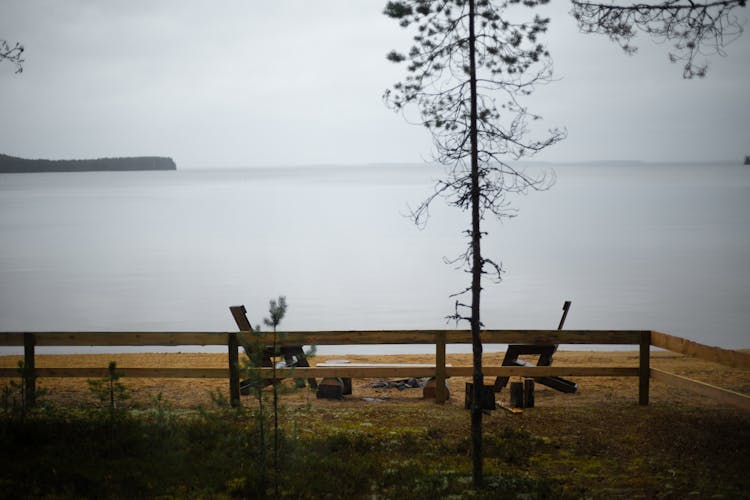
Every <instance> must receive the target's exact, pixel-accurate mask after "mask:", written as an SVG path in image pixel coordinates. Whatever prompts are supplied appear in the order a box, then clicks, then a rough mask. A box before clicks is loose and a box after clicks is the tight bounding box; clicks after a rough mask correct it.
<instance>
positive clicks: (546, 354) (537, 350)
mask: <svg viewBox="0 0 750 500" xmlns="http://www.w3.org/2000/svg"><path fill="white" fill-rule="evenodd" d="M569 309H570V301H569V300H566V301H565V303H564V304H563V315H562V318H561V319H560V324H559V325H558V327H557V329H558V330H562V327H563V325H564V324H565V318H566V317H567V316H568V310H569ZM556 351H557V344H550V345H525V344H519V345H516V344H513V345H509V346H508V350H507V351H505V358H503V366H532V364H531V363H529V362H527V361H523V360H521V359H518V356H522V355H525V354H526V355H528V354H531V355H539V358H538V360H537V362H536V366H550V365H552V357H553V356H554V355H555V352H556ZM508 380H510V377H497V378H496V379H495V392H500V391H501V390H503V387H505V386H506V385H508ZM534 380H535V381H537V382H539V383H540V384H543V385H546V386H547V387H551V388H552V389H555V390H557V391H560V392H566V393H575V392H576V391H578V384H576V383H575V382H571V381H570V380H566V379H564V378H562V377H535V378H534Z"/></svg>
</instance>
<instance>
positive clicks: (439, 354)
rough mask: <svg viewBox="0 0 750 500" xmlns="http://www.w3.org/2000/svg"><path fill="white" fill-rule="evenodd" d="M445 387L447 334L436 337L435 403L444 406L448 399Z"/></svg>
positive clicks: (439, 334)
mask: <svg viewBox="0 0 750 500" xmlns="http://www.w3.org/2000/svg"><path fill="white" fill-rule="evenodd" d="M445 389H446V387H445V333H438V334H436V335H435V402H436V403H437V404H444V403H445V401H446V399H448V398H447V397H446V396H447V395H446V390H445Z"/></svg>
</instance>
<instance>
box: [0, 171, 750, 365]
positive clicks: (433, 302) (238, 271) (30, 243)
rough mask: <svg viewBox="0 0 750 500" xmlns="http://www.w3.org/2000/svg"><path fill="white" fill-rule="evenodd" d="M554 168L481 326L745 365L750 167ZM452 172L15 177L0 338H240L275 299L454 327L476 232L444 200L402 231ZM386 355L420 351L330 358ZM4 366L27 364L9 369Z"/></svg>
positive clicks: (322, 322)
mask: <svg viewBox="0 0 750 500" xmlns="http://www.w3.org/2000/svg"><path fill="white" fill-rule="evenodd" d="M544 167H545V168H548V169H550V170H551V171H553V172H554V174H555V175H556V177H557V181H556V183H555V185H554V186H553V187H552V188H551V189H550V190H548V191H545V192H534V193H530V194H528V195H526V196H521V197H517V198H513V199H512V203H513V206H514V207H516V208H517V209H518V216H517V217H515V218H513V219H511V220H505V221H503V222H502V223H500V222H497V221H494V220H488V221H487V222H485V226H484V228H485V229H486V230H487V231H488V232H489V236H488V237H487V238H486V239H485V240H484V247H483V252H484V254H485V256H488V257H492V258H494V259H496V260H498V261H502V262H503V266H504V267H505V269H506V273H505V274H504V277H503V278H504V279H503V281H502V283H500V284H492V283H491V282H487V283H486V284H485V292H484V294H483V305H482V318H483V321H484V323H485V325H486V326H487V327H488V328H497V329H504V328H524V329H526V328H555V327H556V326H557V323H558V321H559V318H560V315H561V307H562V303H563V301H564V300H572V302H573V305H572V308H571V311H570V314H569V316H568V320H567V323H566V327H568V328H574V329H579V328H581V329H586V328H591V329H653V330H661V331H665V332H668V333H671V334H673V335H677V336H682V337H686V338H689V339H692V340H695V341H699V342H704V343H708V344H711V345H719V346H721V347H725V348H747V347H750V326H749V325H750V167H743V166H741V165H736V166H734V165H729V164H710V163H703V164H697V163H696V164H687V165H684V164H683V165H681V164H647V163H641V164H616V163H603V164H594V163H590V164H582V165H554V164H549V165H545V166H544ZM529 168H532V169H536V168H540V167H539V166H538V165H532V166H530V167H529ZM439 173H440V170H439V168H438V167H431V166H427V165H370V166H312V167H284V168H282V167H278V168H246V169H218V168H211V169H209V168H206V169H201V170H198V169H196V170H187V169H185V170H178V171H171V172H97V173H59V174H2V175H0V331H40V330H128V331H130V330H145V331H153V330H164V331H178V330H205V331H231V330H235V329H236V327H235V325H234V322H233V320H232V318H231V316H230V314H229V311H228V306H230V305H235V304H245V305H246V307H247V309H248V315H249V317H250V320H251V322H252V323H253V324H256V323H260V322H261V321H262V318H263V317H264V316H267V309H268V300H269V299H270V298H274V297H277V296H278V295H282V294H283V295H286V296H287V300H288V303H289V311H288V314H287V317H286V318H285V319H284V321H283V323H282V328H283V329H289V330H327V329H332V330H333V329H336V330H338V329H432V328H453V327H455V324H454V323H446V320H445V319H444V318H445V316H446V315H448V314H450V313H451V312H452V307H453V306H452V304H453V302H454V300H455V299H451V298H450V297H449V296H450V295H451V294H452V293H454V292H457V291H459V290H461V289H463V288H464V287H466V286H467V285H468V284H469V278H470V276H469V275H468V274H465V273H463V272H461V271H457V270H455V269H454V266H451V265H446V264H445V263H444V262H443V259H444V258H452V257H455V256H456V255H458V254H460V253H461V252H462V251H463V248H464V245H465V240H464V238H463V235H462V234H461V231H462V230H463V229H464V228H466V227H467V225H468V214H466V213H462V212H459V211H457V210H455V209H453V208H451V207H446V206H445V205H444V203H443V202H442V200H437V201H436V203H435V205H434V208H433V210H432V217H431V219H430V221H429V223H428V224H427V226H426V227H425V228H424V229H419V228H417V227H416V226H415V225H414V224H413V223H412V222H411V221H410V219H409V218H408V217H406V216H405V214H407V213H408V211H409V208H408V206H409V205H411V206H415V205H416V204H418V203H419V201H420V200H421V199H423V198H424V197H425V196H426V195H428V194H429V193H430V190H431V186H432V185H433V181H434V179H435V178H436V177H437V176H438V175H439ZM461 327H462V328H465V327H466V326H461ZM76 350H77V351H80V352H89V351H87V350H86V349H80V348H78V349H76ZM109 350H112V349H111V348H109ZM158 350H162V351H166V350H169V349H166V348H159V349H158ZM178 350H187V349H185V348H180V349H178ZM193 350H208V348H193ZM374 350H377V351H378V352H420V351H425V348H424V347H423V346H422V347H414V348H412V347H403V346H402V347H396V346H391V347H386V348H385V349H384V348H381V347H377V346H375V347H362V348H359V349H354V348H351V347H349V348H331V347H329V348H325V349H321V350H320V351H319V352H329V353H330V352H337V353H343V352H347V353H352V352H365V353H367V352H374ZM460 350H465V349H456V351H460ZM10 352H20V349H15V348H5V349H4V350H2V351H0V353H10ZM40 352H70V349H67V350H66V349H53V348H47V349H45V350H40ZM427 352H429V350H427Z"/></svg>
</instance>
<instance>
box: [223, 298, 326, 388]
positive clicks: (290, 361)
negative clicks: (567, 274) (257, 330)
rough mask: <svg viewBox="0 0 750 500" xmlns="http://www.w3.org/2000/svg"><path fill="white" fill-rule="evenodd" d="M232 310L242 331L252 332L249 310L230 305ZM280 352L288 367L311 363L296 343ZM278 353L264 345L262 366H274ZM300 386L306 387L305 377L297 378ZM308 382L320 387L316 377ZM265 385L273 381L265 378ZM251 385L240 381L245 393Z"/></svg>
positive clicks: (281, 349) (311, 385)
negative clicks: (248, 315) (248, 316)
mask: <svg viewBox="0 0 750 500" xmlns="http://www.w3.org/2000/svg"><path fill="white" fill-rule="evenodd" d="M229 310H230V312H231V313H232V317H233V318H234V322H235V323H237V327H238V328H239V329H240V331H241V332H246V333H252V332H253V327H252V326H250V321H248V319H247V310H246V309H245V306H244V305H242V306H231V307H229ZM279 354H281V356H283V357H284V362H285V363H286V366H287V367H293V366H310V364H309V363H308V361H307V357H306V356H305V351H304V350H303V349H302V346H301V345H295V346H282V347H281V348H280V349H279ZM276 355H277V354H276V353H274V350H273V347H270V346H264V347H263V356H262V358H261V366H264V367H268V368H270V367H272V366H273V364H274V361H273V358H274V357H276ZM295 381H296V383H297V386H298V387H304V386H305V381H304V380H303V379H295ZM307 383H308V384H309V385H310V388H311V389H315V388H317V387H318V383H317V381H316V380H315V379H314V378H309V379H307ZM263 384H264V386H267V385H271V384H272V381H271V380H270V379H269V380H265V381H264V382H263ZM249 386H250V381H249V380H243V381H241V382H240V391H241V392H242V393H243V394H247V393H249Z"/></svg>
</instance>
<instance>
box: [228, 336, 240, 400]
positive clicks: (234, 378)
mask: <svg viewBox="0 0 750 500" xmlns="http://www.w3.org/2000/svg"><path fill="white" fill-rule="evenodd" d="M228 335H229V339H228V342H227V345H228V346H229V401H230V403H231V404H232V407H233V408H236V407H238V406H239V405H240V367H239V362H240V361H239V355H238V353H237V350H238V349H239V344H238V343H237V333H236V332H229V334H228Z"/></svg>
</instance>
